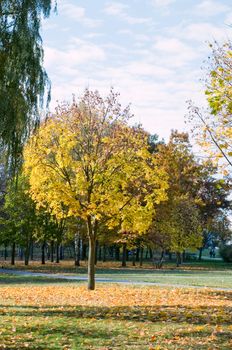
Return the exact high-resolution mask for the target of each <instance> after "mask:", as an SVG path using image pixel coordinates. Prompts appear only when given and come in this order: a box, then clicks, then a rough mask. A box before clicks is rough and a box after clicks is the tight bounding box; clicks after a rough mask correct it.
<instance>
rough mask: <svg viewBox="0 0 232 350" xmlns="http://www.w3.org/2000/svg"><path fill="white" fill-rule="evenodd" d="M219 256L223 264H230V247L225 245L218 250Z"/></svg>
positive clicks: (231, 248) (231, 258)
mask: <svg viewBox="0 0 232 350" xmlns="http://www.w3.org/2000/svg"><path fill="white" fill-rule="evenodd" d="M220 255H221V257H222V259H223V260H224V261H225V262H232V245H225V246H222V247H221V248H220Z"/></svg>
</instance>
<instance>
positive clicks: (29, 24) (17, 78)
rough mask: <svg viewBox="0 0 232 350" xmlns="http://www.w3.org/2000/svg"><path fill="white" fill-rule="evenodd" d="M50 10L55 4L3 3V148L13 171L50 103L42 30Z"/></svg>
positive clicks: (32, 0)
mask: <svg viewBox="0 0 232 350" xmlns="http://www.w3.org/2000/svg"><path fill="white" fill-rule="evenodd" d="M51 7H52V0H27V1H22V0H2V1H0V144H1V145H2V146H4V148H5V149H6V150H7V154H8V162H9V165H10V166H11V168H12V169H13V171H16V170H17V168H18V167H19V166H20V162H21V157H20V156H21V151H22V146H23V144H24V142H25V140H26V139H27V137H28V135H29V134H30V132H31V130H32V129H33V128H34V126H35V125H36V124H38V121H39V110H40V108H41V107H42V106H43V105H44V103H45V104H47V103H48V102H49V99H50V97H49V96H50V82H49V79H48V76H47V74H46V72H45V70H44V68H43V48H42V39H41V36H40V27H41V19H42V17H43V16H44V17H48V16H49V14H50V11H51ZM45 95H46V98H44V96H45ZM45 100H46V101H45Z"/></svg>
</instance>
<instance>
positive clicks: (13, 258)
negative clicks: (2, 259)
mask: <svg viewBox="0 0 232 350" xmlns="http://www.w3.org/2000/svg"><path fill="white" fill-rule="evenodd" d="M11 265H15V242H14V243H12V250H11Z"/></svg>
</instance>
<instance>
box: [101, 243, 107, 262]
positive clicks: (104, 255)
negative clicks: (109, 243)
mask: <svg viewBox="0 0 232 350" xmlns="http://www.w3.org/2000/svg"><path fill="white" fill-rule="evenodd" d="M102 261H103V262H106V245H105V244H104V245H103V257H102Z"/></svg>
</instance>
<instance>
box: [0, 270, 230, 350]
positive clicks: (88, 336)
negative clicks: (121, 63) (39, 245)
mask: <svg viewBox="0 0 232 350" xmlns="http://www.w3.org/2000/svg"><path fill="white" fill-rule="evenodd" d="M0 281H1V288H0V315H1V317H0V349H1V350H2V349H7V350H13V349H15V350H23V349H31V350H35V349H36V350H40V349H41V350H42V349H43V350H46V349H47V350H48V349H52V350H53V349H54V350H55V349H57V350H61V349H62V350H65V349H66V350H87V349H88V350H90V349H96V350H110V349H112V350H113V349H116V350H117V349H118V350H119V349H121V350H124V349H131V350H145V349H146V350H149V349H156V350H165V349H166V350H167V349H170V350H174V349H176V350H177V349H178V350H179V349H180V350H181V349H186V350H187V349H195V350H197V349H203V350H204V349H207V350H210V349H212V350H213V349H220V350H223V349H227V350H228V349H231V347H232V342H231V339H232V324H231V320H232V292H230V291H228V292H225V291H213V290H210V289H202V290H199V289H194V290H193V289H179V288H158V287H142V286H140V287H132V286H119V285H100V284H99V285H98V286H97V290H96V291H92V292H89V291H87V290H86V286H84V285H82V284H77V283H67V282H64V281H62V283H60V282H61V281H55V282H57V283H56V284H54V280H51V279H49V278H48V279H44V278H42V279H41V278H39V277H33V278H31V277H23V276H6V275H0ZM9 282H10V283H9Z"/></svg>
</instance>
